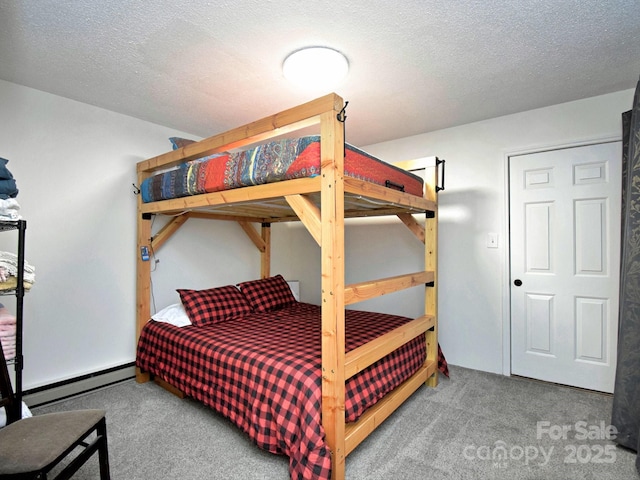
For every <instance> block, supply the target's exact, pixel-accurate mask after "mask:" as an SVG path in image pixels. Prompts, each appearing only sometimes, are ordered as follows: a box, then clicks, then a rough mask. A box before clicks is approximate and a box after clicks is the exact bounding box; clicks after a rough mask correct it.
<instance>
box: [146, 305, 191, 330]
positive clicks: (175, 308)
mask: <svg viewBox="0 0 640 480" xmlns="http://www.w3.org/2000/svg"><path fill="white" fill-rule="evenodd" d="M151 318H152V319H153V320H155V321H156V322H165V323H170V324H171V325H175V326H176V327H186V326H188V325H191V320H189V317H188V316H187V312H186V311H185V310H184V307H183V306H182V303H174V304H173V305H169V306H168V307H165V308H163V309H162V310H160V311H159V312H157V313H155V314H153V315H151Z"/></svg>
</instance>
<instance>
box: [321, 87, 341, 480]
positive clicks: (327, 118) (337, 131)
mask: <svg viewBox="0 0 640 480" xmlns="http://www.w3.org/2000/svg"><path fill="white" fill-rule="evenodd" d="M336 100H337V101H336V104H335V105H334V111H330V112H327V113H324V114H322V117H321V126H320V129H321V148H320V151H321V168H322V169H321V178H322V179H321V196H322V199H321V207H322V208H321V212H322V247H321V250H322V260H321V262H322V295H321V298H322V424H323V426H324V429H325V435H326V441H327V445H328V446H329V448H330V449H331V478H332V479H333V480H339V479H343V478H344V476H345V457H346V452H345V402H344V395H345V388H344V384H345V370H344V364H345V351H344V349H345V331H344V178H343V175H344V133H343V129H342V124H341V123H340V122H339V121H338V118H337V115H338V113H339V112H340V111H341V110H342V99H340V98H339V97H336Z"/></svg>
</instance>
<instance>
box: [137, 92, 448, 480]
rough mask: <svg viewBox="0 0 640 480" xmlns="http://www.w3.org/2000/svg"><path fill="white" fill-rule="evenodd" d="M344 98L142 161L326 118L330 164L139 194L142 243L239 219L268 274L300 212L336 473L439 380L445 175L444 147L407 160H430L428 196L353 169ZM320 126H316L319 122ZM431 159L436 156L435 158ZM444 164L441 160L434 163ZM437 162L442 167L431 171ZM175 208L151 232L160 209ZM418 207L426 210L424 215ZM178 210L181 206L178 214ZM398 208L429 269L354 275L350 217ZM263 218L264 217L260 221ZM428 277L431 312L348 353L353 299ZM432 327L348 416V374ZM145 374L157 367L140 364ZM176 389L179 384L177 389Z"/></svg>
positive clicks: (178, 158)
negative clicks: (348, 243) (206, 187)
mask: <svg viewBox="0 0 640 480" xmlns="http://www.w3.org/2000/svg"><path fill="white" fill-rule="evenodd" d="M343 114H344V102H343V100H342V98H340V97H339V96H338V95H336V94H329V95H326V96H324V97H321V98H318V99H316V100H313V101H311V102H308V103H305V104H302V105H299V106H297V107H294V108H291V109H289V110H285V111H283V112H280V113H278V114H275V115H272V116H269V117H266V118H263V119H261V120H258V121H256V122H253V123H250V124H247V125H245V126H242V127H239V128H236V129H233V130H230V131H228V132H225V133H222V134H219V135H214V136H212V137H209V138H206V139H204V140H201V141H199V142H196V143H193V144H190V145H187V146H184V147H182V148H179V149H177V150H174V151H171V152H168V153H166V154H163V155H160V156H157V157H154V158H151V159H148V160H145V161H142V162H140V163H138V165H137V173H138V182H139V183H138V184H139V185H140V184H141V183H142V181H143V180H144V179H145V178H147V177H149V176H151V175H152V174H154V173H156V172H157V171H158V170H160V169H166V168H167V167H170V166H174V165H177V164H179V163H182V162H184V161H186V160H192V159H196V158H200V157H203V156H206V155H212V154H214V153H218V152H223V151H228V150H230V149H235V148H241V147H246V146H248V145H251V144H255V143H257V142H262V141H265V140H268V139H271V138H274V137H278V136H281V135H284V134H288V133H290V132H293V131H296V130H300V129H304V128H307V127H310V126H312V125H319V129H320V136H321V144H320V145H321V173H320V175H318V176H316V177H312V178H301V179H295V180H287V181H282V182H277V183H271V184H265V185H257V186H251V187H244V188H238V189H234V190H226V191H221V192H215V193H208V194H201V195H194V196H189V197H182V198H177V199H172V200H163V201H157V202H151V203H142V200H141V198H140V197H141V196H140V195H139V196H138V197H139V199H138V215H137V217H138V218H137V224H138V226H137V228H138V235H137V237H138V251H139V252H141V249H143V248H147V249H148V251H157V250H158V249H159V248H160V247H161V246H162V245H163V244H164V243H165V242H166V241H167V240H168V239H169V238H170V237H171V235H172V234H173V233H175V232H176V231H177V230H178V229H179V228H180V227H181V226H182V225H183V224H184V223H185V222H186V221H187V219H189V218H209V219H216V220H227V221H236V222H238V223H239V224H240V225H241V226H242V228H243V229H244V231H245V232H246V233H247V235H248V236H249V238H250V239H251V240H252V241H253V243H254V244H255V246H256V247H257V249H258V250H259V251H260V254H261V276H262V278H266V277H268V276H269V275H270V252H271V242H270V238H271V224H272V223H274V222H284V221H293V220H295V221H298V220H299V221H301V222H302V223H303V224H304V225H305V227H306V228H307V230H308V231H309V233H310V234H311V236H312V237H313V238H314V239H315V241H316V242H317V243H318V245H319V246H320V248H321V262H322V265H321V273H322V284H321V288H322V293H321V302H322V338H321V342H322V424H323V428H324V430H325V434H326V442H327V445H328V446H329V448H330V450H331V461H332V469H331V470H332V479H334V480H341V479H343V478H344V476H345V457H346V456H347V455H348V454H349V453H350V452H351V451H352V450H353V449H354V448H355V447H356V446H357V445H358V444H359V443H360V442H362V441H363V440H364V439H365V438H366V437H367V436H368V435H369V434H370V433H371V432H372V431H373V430H374V429H375V428H376V427H377V426H378V425H380V424H381V423H382V422H383V421H384V420H385V419H386V418H387V417H388V416H389V415H390V414H391V413H392V412H393V411H395V410H396V409H397V408H398V407H399V406H400V405H401V404H402V403H403V402H404V401H405V400H406V399H407V398H408V397H409V396H410V395H411V394H412V393H413V392H414V391H415V390H417V389H418V388H419V387H420V386H421V385H422V384H423V383H426V384H427V385H429V386H433V387H435V386H436V385H437V382H438V368H437V366H438V365H437V364H438V336H437V332H438V326H437V278H436V276H437V235H438V233H437V225H438V213H437V199H436V194H437V191H438V190H439V189H440V187H437V186H436V183H437V177H438V173H437V167H436V162H437V161H438V160H437V158H436V157H430V158H425V159H419V160H413V161H408V162H401V163H400V164H399V166H401V167H402V168H405V169H408V170H418V169H424V168H427V172H428V173H429V175H428V178H426V180H425V192H424V197H422V198H421V197H417V196H415V195H410V194H407V193H404V192H401V191H398V190H393V189H390V188H386V187H381V186H378V185H375V184H372V183H370V182H365V181H362V180H358V179H355V178H351V177H345V176H344V148H345V147H344V125H343V121H344V120H343V118H344V117H343ZM316 128H317V127H316ZM427 162H429V165H427ZM434 167H435V168H434ZM431 172H433V174H432V175H431ZM155 214H169V215H174V217H173V219H172V220H171V221H170V222H169V223H168V224H166V225H165V227H164V228H162V229H161V230H160V231H159V232H158V233H157V234H156V235H155V236H153V237H152V231H151V218H152V216H153V215H155ZM413 214H422V215H425V222H424V225H423V224H422V223H421V222H419V221H417V220H416V219H415V218H414V217H413ZM175 215H177V216H175ZM380 215H397V216H398V217H399V219H400V220H401V221H402V222H403V223H404V224H405V225H406V226H407V227H408V228H409V229H410V231H411V232H412V233H413V234H414V235H415V236H416V237H417V239H418V240H419V241H421V242H423V243H424V244H425V251H424V270H422V271H418V272H413V273H408V274H406V275H399V276H394V277H389V278H382V279H376V280H371V281H365V282H360V283H356V284H350V285H345V283H344V282H345V280H344V279H345V262H344V258H345V252H344V244H345V242H344V220H345V218H351V217H368V216H380ZM254 224H259V225H260V229H256V228H255V227H254ZM151 263H152V262H150V261H145V260H144V259H143V256H142V255H141V254H140V255H138V261H137V329H136V341H137V338H138V337H139V335H140V331H141V329H142V327H143V326H144V324H145V323H146V322H147V321H148V319H149V318H150V316H151V311H150V298H151ZM420 285H422V286H425V313H424V315H423V316H420V317H419V318H416V319H414V320H412V321H411V322H409V323H407V324H405V325H403V326H402V327H399V328H397V329H396V330H394V331H392V332H389V333H388V334H386V335H383V336H382V337H379V338H377V339H375V340H374V341H372V342H370V343H368V344H365V345H363V346H361V347H359V348H357V349H355V350H353V351H350V352H348V353H345V325H344V320H345V313H344V310H345V306H346V305H351V304H354V303H357V302H360V301H363V300H367V299H371V298H374V297H377V296H380V295H384V294H388V293H392V292H396V291H400V290H403V289H406V288H411V287H415V286H420ZM420 334H424V335H425V341H426V344H427V357H426V361H425V363H424V365H423V367H422V368H421V369H420V370H419V371H418V372H417V373H415V374H414V375H413V376H412V377H411V378H409V379H408V380H406V381H405V382H404V383H403V384H401V385H400V386H399V387H397V388H396V389H395V390H393V391H392V392H390V393H389V394H387V395H386V396H385V397H384V398H383V399H382V400H380V401H379V402H378V403H377V404H376V405H374V406H373V407H371V408H369V409H368V410H367V411H366V412H365V413H364V414H363V415H362V416H361V418H360V419H359V420H358V421H357V422H354V423H348V424H346V423H345V411H344V405H345V381H346V380H347V379H348V378H350V377H351V376H353V375H355V374H356V373H358V372H359V371H361V370H363V369H364V368H366V367H367V366H369V365H371V364H372V363H374V362H376V361H377V360H379V359H380V358H382V357H383V356H385V355H387V354H388V353H389V352H391V351H393V350H395V349H396V348H398V347H400V346H401V345H402V344H404V343H406V342H407V341H409V340H410V339H411V338H414V337H415V336H417V335H420ZM137 380H138V381H139V382H145V381H148V380H149V375H148V374H145V373H143V372H141V371H140V370H139V369H138V370H137ZM174 393H175V392H174Z"/></svg>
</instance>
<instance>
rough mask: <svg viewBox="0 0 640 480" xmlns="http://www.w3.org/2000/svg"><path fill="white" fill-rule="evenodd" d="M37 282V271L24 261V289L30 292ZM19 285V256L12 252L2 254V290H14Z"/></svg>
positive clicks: (0, 285)
mask: <svg viewBox="0 0 640 480" xmlns="http://www.w3.org/2000/svg"><path fill="white" fill-rule="evenodd" d="M35 281H36V269H35V267H34V266H33V265H30V264H29V263H28V262H27V261H26V260H25V261H24V273H23V287H24V289H25V290H29V289H30V288H31V286H32V285H33V283H34V282H35ZM17 285H18V256H17V255H16V254H15V253H11V252H0V290H13V289H15V288H16V287H17Z"/></svg>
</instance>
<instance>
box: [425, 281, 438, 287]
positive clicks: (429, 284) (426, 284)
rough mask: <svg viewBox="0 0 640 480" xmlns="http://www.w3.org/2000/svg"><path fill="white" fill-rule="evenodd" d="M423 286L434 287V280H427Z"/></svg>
mask: <svg viewBox="0 0 640 480" xmlns="http://www.w3.org/2000/svg"><path fill="white" fill-rule="evenodd" d="M424 286H425V287H435V286H436V282H427V283H425V284H424Z"/></svg>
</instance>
